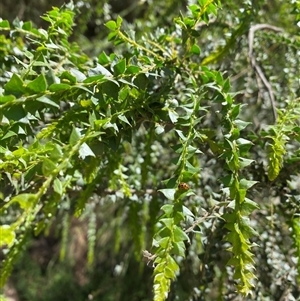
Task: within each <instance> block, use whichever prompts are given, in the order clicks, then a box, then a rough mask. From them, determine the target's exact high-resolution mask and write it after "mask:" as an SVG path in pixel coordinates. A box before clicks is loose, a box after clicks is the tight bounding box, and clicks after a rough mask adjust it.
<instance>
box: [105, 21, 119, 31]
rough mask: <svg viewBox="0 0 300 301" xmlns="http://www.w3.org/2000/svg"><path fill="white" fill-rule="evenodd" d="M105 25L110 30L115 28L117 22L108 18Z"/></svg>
mask: <svg viewBox="0 0 300 301" xmlns="http://www.w3.org/2000/svg"><path fill="white" fill-rule="evenodd" d="M105 26H106V27H107V28H108V29H110V30H116V29H117V23H116V22H115V21H113V20H110V21H108V22H106V23H105Z"/></svg>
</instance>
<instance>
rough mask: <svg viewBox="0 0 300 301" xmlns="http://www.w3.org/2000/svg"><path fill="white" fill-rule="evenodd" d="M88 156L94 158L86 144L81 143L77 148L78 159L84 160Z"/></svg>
mask: <svg viewBox="0 0 300 301" xmlns="http://www.w3.org/2000/svg"><path fill="white" fill-rule="evenodd" d="M88 156H90V157H96V156H95V154H94V153H93V151H92V150H91V149H90V147H89V146H88V145H87V144H86V143H83V144H82V145H81V146H80V148H79V158H81V159H85V158H86V157H88Z"/></svg>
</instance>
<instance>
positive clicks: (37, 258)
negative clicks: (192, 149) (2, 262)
mask: <svg viewBox="0 0 300 301" xmlns="http://www.w3.org/2000/svg"><path fill="white" fill-rule="evenodd" d="M63 2H64V1H58V0H47V1H44V0H40V1H35V0H26V1H25V0H18V1H15V0H2V1H1V3H0V17H1V18H2V19H8V20H9V21H11V22H13V21H14V20H15V21H14V22H17V21H16V18H18V19H19V20H31V21H32V22H33V23H34V24H36V26H37V27H43V26H45V23H44V21H43V20H42V19H41V18H40V16H41V15H42V14H43V13H45V12H46V11H48V10H49V9H50V8H51V7H52V6H58V7H59V6H61V5H62V4H63ZM193 2H194V1H192V0H189V1H181V0H178V1H173V0H166V1H160V0H140V1H139V0H123V1H119V0H111V1H102V0H90V1H77V0H76V1H74V3H75V4H76V8H77V15H76V24H77V25H76V28H75V30H74V32H73V35H72V40H74V41H76V42H77V43H78V44H79V45H80V48H81V49H83V51H84V52H85V53H86V54H87V55H88V56H89V57H92V58H93V57H95V58H96V57H97V56H98V55H99V53H100V52H102V51H103V50H105V51H106V52H107V53H110V52H111V51H114V52H118V51H119V52H120V53H122V54H123V55H125V56H126V51H127V50H126V48H122V46H121V47H118V48H117V49H114V48H113V45H112V43H110V42H108V41H107V35H108V32H109V31H108V29H107V28H106V27H105V26H104V24H105V22H107V21H109V20H111V19H113V20H114V19H116V17H117V16H118V15H121V16H122V17H123V19H125V21H124V27H125V28H126V31H127V32H132V34H133V35H135V36H136V37H142V36H145V35H146V34H148V35H150V36H151V35H152V34H155V32H156V31H157V30H161V31H162V29H160V28H164V30H165V31H166V32H167V31H168V26H170V28H171V27H172V30H173V26H174V24H173V19H174V18H175V17H178V16H179V15H180V12H182V13H185V12H186V7H187V5H191V4H193ZM295 3H296V2H295V1H281V0H268V1H267V0H252V1H251V0H238V1H231V0H229V1H224V3H222V9H221V10H219V11H218V16H217V17H216V18H215V19H212V20H210V22H209V23H208V24H199V27H201V31H200V36H199V37H197V41H198V42H199V45H200V47H201V54H200V56H199V61H198V63H199V64H200V63H203V62H205V60H206V61H207V64H211V65H213V66H214V67H215V68H216V69H217V70H220V71H222V72H224V73H225V74H226V75H227V76H229V77H230V82H231V86H232V92H237V95H236V97H235V99H236V101H237V102H240V103H241V104H246V105H247V106H246V108H245V109H244V110H243V112H242V115H243V120H246V121H249V122H251V125H250V126H249V128H247V135H249V137H252V138H253V139H252V141H255V142H256V143H255V145H254V146H253V150H252V152H251V154H252V156H253V159H254V160H256V164H254V165H253V166H252V167H251V169H250V171H248V174H247V176H249V175H251V177H253V180H256V181H259V184H258V185H257V186H255V189H253V190H252V191H251V193H252V199H253V200H255V201H257V202H258V203H259V205H260V210H258V211H255V212H254V213H253V214H252V217H251V218H252V223H253V225H254V228H255V230H256V231H257V232H258V233H259V236H258V237H256V238H255V240H256V242H257V244H258V245H259V247H258V248H256V250H255V261H256V269H257V270H256V274H257V277H258V279H259V280H258V281H257V283H256V286H255V292H254V294H255V300H270V301H271V300H280V301H283V300H299V298H300V291H299V282H298V283H297V282H296V278H297V269H296V263H295V260H296V257H295V256H294V252H295V249H294V246H295V245H294V241H293V239H292V235H293V233H292V229H295V227H294V228H293V227H292V225H291V222H292V221H291V219H290V217H291V216H292V215H293V214H294V213H295V212H296V213H299V208H300V205H299V199H300V183H299V163H298V161H297V160H295V157H296V158H298V157H299V151H298V148H299V143H297V142H295V143H294V142H293V144H292V145H290V146H289V148H288V153H287V156H286V160H285V163H284V165H283V169H282V171H281V173H280V175H279V177H278V179H277V180H276V181H274V182H272V181H269V180H268V179H267V175H266V169H265V166H266V162H267V156H266V155H265V154H264V152H263V150H262V149H263V147H264V146H265V144H266V141H267V131H268V128H267V125H270V124H273V123H274V118H273V115H272V104H271V102H270V97H269V95H268V91H267V89H266V88H265V87H264V85H263V84H262V82H261V80H260V79H259V78H257V76H256V75H255V72H254V71H253V69H252V68H251V65H250V62H249V48H248V47H249V39H248V33H249V29H250V26H251V25H254V24H261V23H265V24H269V25H273V26H276V27H278V28H280V29H282V30H283V31H284V32H286V33H287V34H289V35H290V36H294V37H295V39H294V40H292V39H289V38H284V37H283V36H282V35H278V33H277V32H269V31H263V30H261V31H257V32H256V33H255V37H254V40H253V47H254V52H255V55H256V60H257V62H258V63H259V65H260V66H262V68H263V71H264V74H265V75H266V77H267V78H268V79H269V82H270V83H271V85H272V89H273V91H274V96H275V99H276V105H277V108H282V109H284V108H286V103H287V102H286V100H289V99H296V98H297V97H299V95H300V84H299V76H300V73H299V57H300V47H299V44H300V40H299V25H298V26H297V24H296V20H297V18H296V16H297V14H298V15H299V14H300V8H299V7H298V9H299V10H298V11H297V9H296V4H295ZM298 22H299V21H298ZM170 32H171V30H170ZM161 33H163V32H161ZM0 47H1V45H0ZM213 54H217V56H215V57H213ZM164 84H165V83H164V82H163V80H162V82H158V83H156V85H157V87H156V88H157V89H158V90H159V89H161V88H163V87H164ZM166 86H169V84H167V85H166ZM180 96H181V95H177V96H176V97H180ZM203 105H205V104H203ZM206 105H208V101H207V104H206ZM154 109H155V108H154ZM210 117H211V118H207V119H205V120H204V122H205V123H206V124H205V125H206V126H207V128H210V127H211V128H213V129H215V128H218V126H219V118H218V112H217V110H215V111H214V108H212V109H211V116H210ZM208 135H209V133H208ZM145 136H146V139H145ZM130 138H131V137H129V138H128V139H130ZM132 139H133V140H132V142H131V143H126V142H124V143H123V144H122V147H121V149H119V150H118V152H120V154H122V156H123V162H122V166H123V167H122V168H123V170H121V171H120V173H124V178H125V179H126V181H127V184H128V186H129V187H131V189H132V191H133V193H132V194H131V196H126V195H125V196H124V193H123V192H118V193H115V191H114V190H113V188H114V187H118V184H117V183H114V180H116V181H117V180H118V177H116V179H114V178H110V179H105V178H104V181H106V183H103V185H102V183H101V184H100V185H99V187H97V189H95V192H94V193H93V197H92V198H91V200H90V202H89V203H88V204H87V208H86V211H85V213H84V214H83V215H82V216H81V217H80V218H75V217H73V216H72V211H73V210H74V208H73V207H72V206H73V204H72V198H71V199H66V200H64V201H63V202H62V204H61V206H60V209H59V212H58V213H57V215H56V216H55V217H54V218H53V219H52V220H51V224H50V225H49V227H48V228H47V229H46V231H45V233H43V234H40V235H39V236H37V237H32V239H31V240H30V241H29V242H28V244H27V245H26V246H24V249H25V250H26V251H25V252H24V253H23V254H22V255H21V257H20V259H19V260H18V262H17V265H16V267H15V269H14V271H13V274H12V276H11V278H10V280H9V283H8V284H7V286H6V288H5V294H6V296H9V295H10V296H11V298H12V299H9V300H15V301H17V300H19V301H26V300H31V301H38V300H40V301H42V300H43V301H48V300H49V301H54V300H55V301H60V300H61V301H63V300H74V301H77V300H78V301H81V300H107V301H109V300H114V301H117V300H120V301H121V300H122V301H127V300H131V301H135V300H136V301H143V300H150V299H151V296H152V281H151V275H152V273H153V268H152V266H151V263H150V264H147V261H146V262H145V261H144V259H143V256H142V254H141V252H140V251H141V250H143V249H149V248H150V246H151V240H152V237H153V233H154V223H153V221H154V220H155V219H156V218H157V216H158V215H159V210H160V207H161V206H162V204H163V202H164V201H163V199H162V197H161V196H158V193H157V189H159V188H162V187H164V186H163V183H162V182H161V181H162V179H164V178H165V175H166V174H167V175H170V174H172V171H173V170H172V168H173V169H174V167H172V166H171V165H168V164H167V165H166V164H165V162H170V160H171V159H172V156H173V153H170V152H169V151H170V148H169V145H174V144H175V140H176V137H175V136H174V135H168V133H167V134H166V135H164V136H163V137H162V138H161V139H159V140H158V139H157V138H155V132H154V131H147V130H145V129H144V128H141V129H140V130H139V131H138V132H137V135H136V136H135V137H132ZM201 147H203V149H201V150H202V151H203V152H204V155H203V157H202V159H201V160H202V161H201V162H200V163H199V164H200V165H201V167H202V170H201V181H200V183H198V184H199V187H198V188H197V198H196V199H191V200H188V201H187V202H191V203H192V206H194V207H197V208H199V207H201V208H202V210H203V212H205V210H209V209H210V208H211V207H212V205H213V204H215V202H216V201H221V200H222V192H221V191H220V184H219V182H218V181H217V179H216V176H217V175H220V174H221V173H222V172H221V169H222V166H221V165H220V164H216V160H215V159H214V157H213V156H212V155H211V153H210V151H209V150H208V149H207V148H206V147H205V146H200V148H201ZM114 156H116V157H117V155H115V154H114V153H112V154H111V157H112V158H113V157H114ZM112 158H111V159H112ZM258 158H259V159H258ZM112 161H113V160H112ZM117 164H118V162H116V166H117ZM143 164H147V165H148V172H147V174H143V173H142V172H141V165H143ZM116 166H111V167H110V168H111V169H115V168H116ZM127 174H128V175H130V176H127ZM101 181H103V179H101ZM107 183H109V187H110V190H104V188H105V187H107ZM9 185H11V184H10V183H9V181H7V183H5V185H4V187H6V189H9V188H8V186H9ZM141 187H147V190H146V191H145V194H143V196H142V198H140V195H139V189H140V188H141ZM71 197H72V196H71ZM197 202H198V203H197ZM186 205H187V206H188V205H189V204H188V203H187V204H186ZM199 210H200V209H199ZM6 218H7V219H8V220H9V217H6ZM223 225H224V224H222V222H218V223H217V222H215V221H214V220H207V221H206V222H205V223H203V225H201V229H200V231H201V239H202V240H200V239H199V240H198V241H197V240H196V239H195V240H194V243H193V244H192V245H191V246H188V247H187V251H186V253H187V254H186V256H187V258H186V259H185V260H184V261H183V262H181V272H180V275H179V277H178V279H177V280H176V281H175V282H174V283H173V284H172V289H171V293H170V295H169V298H168V300H246V299H244V298H242V297H238V296H236V293H235V288H234V286H233V283H229V282H226V279H227V278H226V277H227V276H226V275H232V273H233V271H232V269H231V268H230V267H227V266H226V262H227V260H228V259H229V254H228V253H227V252H226V251H225V247H224V242H223V241H222V238H223V236H222V235H223V234H222V231H223V230H222V227H223ZM299 227H300V226H299ZM91 236H93V237H95V239H88V237H91ZM133 238H134V239H135V241H132V240H133ZM91 242H92V245H89V244H90V243H91ZM203 262H204V263H205V264H203ZM298 278H299V276H298ZM224 291H225V292H226V295H223V296H222V294H220V292H224ZM247 300H253V299H251V297H249V299H247Z"/></svg>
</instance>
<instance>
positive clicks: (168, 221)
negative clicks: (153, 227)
mask: <svg viewBox="0 0 300 301" xmlns="http://www.w3.org/2000/svg"><path fill="white" fill-rule="evenodd" d="M159 222H160V223H163V224H164V225H165V226H166V227H167V228H168V229H170V230H171V229H172V227H173V225H174V219H173V218H170V217H169V218H162V219H160V220H159Z"/></svg>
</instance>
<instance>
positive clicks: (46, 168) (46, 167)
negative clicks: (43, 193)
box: [42, 158, 56, 177]
mask: <svg viewBox="0 0 300 301" xmlns="http://www.w3.org/2000/svg"><path fill="white" fill-rule="evenodd" d="M55 169H56V165H55V163H54V162H53V161H51V160H50V159H48V158H43V165H42V172H43V175H44V176H45V177H47V176H50V175H51V174H52V173H53V170H55Z"/></svg>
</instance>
